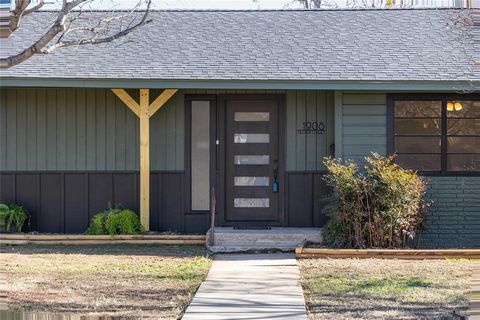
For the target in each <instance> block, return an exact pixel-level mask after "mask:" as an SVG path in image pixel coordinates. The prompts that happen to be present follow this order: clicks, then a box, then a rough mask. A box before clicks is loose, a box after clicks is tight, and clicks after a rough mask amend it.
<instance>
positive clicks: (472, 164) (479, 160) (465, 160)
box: [447, 154, 480, 171]
mask: <svg viewBox="0 0 480 320" xmlns="http://www.w3.org/2000/svg"><path fill="white" fill-rule="evenodd" d="M447 169H448V171H480V154H450V155H448V156H447Z"/></svg>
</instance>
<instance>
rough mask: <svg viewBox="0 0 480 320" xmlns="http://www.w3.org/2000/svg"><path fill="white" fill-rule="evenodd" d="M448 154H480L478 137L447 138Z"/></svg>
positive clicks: (479, 139)
mask: <svg viewBox="0 0 480 320" xmlns="http://www.w3.org/2000/svg"><path fill="white" fill-rule="evenodd" d="M447 146H448V148H447V151H448V153H480V138H479V137H448V138H447Z"/></svg>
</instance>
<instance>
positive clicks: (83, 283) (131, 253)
mask: <svg viewBox="0 0 480 320" xmlns="http://www.w3.org/2000/svg"><path fill="white" fill-rule="evenodd" d="M0 261H1V269H2V273H4V275H5V276H6V279H7V281H6V284H5V285H2V286H4V287H5V288H2V290H1V291H4V292H6V295H7V299H8V300H7V302H8V306H9V308H11V309H23V310H27V311H42V312H52V313H68V314H81V315H111V316H121V317H124V318H138V317H155V318H162V319H177V318H179V316H180V315H181V313H182V312H183V310H184V308H185V307H186V306H187V305H188V303H189V302H190V300H191V298H192V297H193V294H194V293H195V292H196V290H197V288H198V287H199V285H200V283H201V282H202V281H203V280H204V279H205V277H206V275H207V273H208V270H209V268H210V265H211V260H210V258H209V257H208V253H207V251H206V250H205V249H203V247H200V246H145V245H104V246H12V247H3V248H2V252H1V253H0Z"/></svg>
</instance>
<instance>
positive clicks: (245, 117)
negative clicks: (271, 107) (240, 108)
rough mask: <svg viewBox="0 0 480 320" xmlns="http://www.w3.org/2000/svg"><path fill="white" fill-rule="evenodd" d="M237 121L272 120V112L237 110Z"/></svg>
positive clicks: (235, 117)
mask: <svg viewBox="0 0 480 320" xmlns="http://www.w3.org/2000/svg"><path fill="white" fill-rule="evenodd" d="M234 119H235V121H270V112H235V115H234Z"/></svg>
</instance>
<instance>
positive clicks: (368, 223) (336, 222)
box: [324, 153, 430, 248]
mask: <svg viewBox="0 0 480 320" xmlns="http://www.w3.org/2000/svg"><path fill="white" fill-rule="evenodd" d="M365 159H366V162H367V163H366V165H365V166H364V167H363V168H362V169H363V170H360V169H359V168H358V166H357V165H356V164H355V163H353V162H347V163H342V162H341V161H340V160H336V159H330V158H329V159H326V160H325V165H326V166H327V168H328V173H327V174H326V175H325V181H326V182H327V184H328V185H329V186H331V187H332V188H333V195H332V196H331V197H330V198H329V204H328V206H327V207H326V210H327V214H328V215H329V216H330V220H329V222H328V223H327V225H326V227H325V232H324V239H325V244H327V245H330V246H335V247H358V248H365V247H389V248H390V247H407V246H409V245H410V244H411V242H412V239H414V237H415V235H416V234H417V233H418V232H419V231H420V230H422V229H423V228H424V225H425V222H426V215H427V209H428V207H429V206H430V203H429V202H428V201H425V200H424V196H425V190H426V182H425V181H424V180H423V179H422V178H421V177H420V176H419V175H417V174H416V172H414V171H411V170H406V169H403V168H401V167H400V166H398V165H396V164H394V163H393V157H389V158H385V157H382V156H380V155H378V154H375V153H374V154H372V156H369V157H365Z"/></svg>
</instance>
